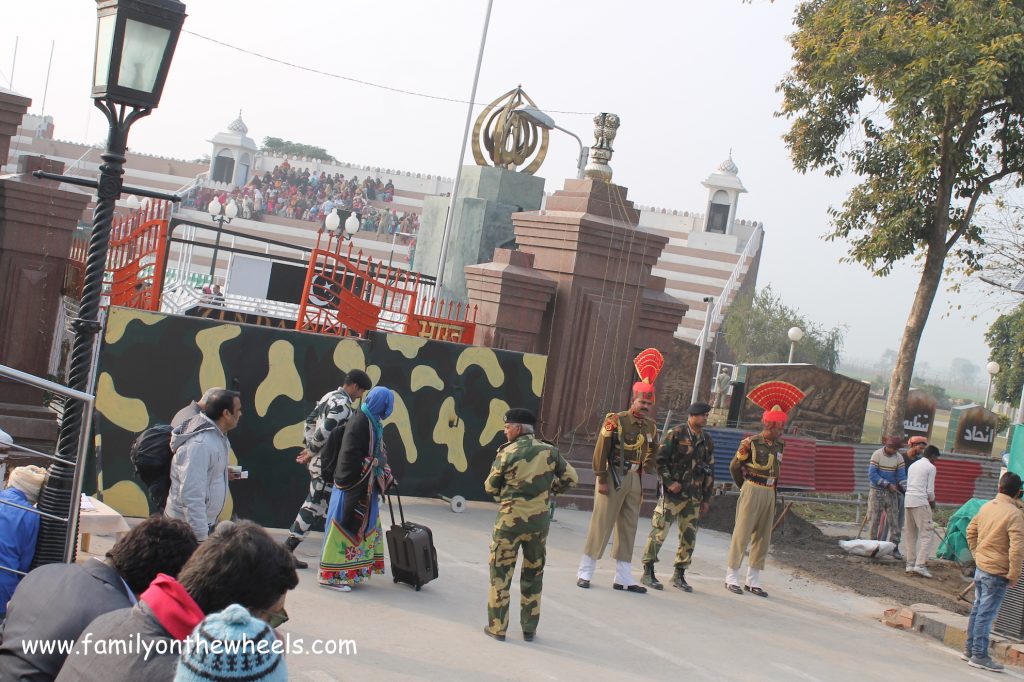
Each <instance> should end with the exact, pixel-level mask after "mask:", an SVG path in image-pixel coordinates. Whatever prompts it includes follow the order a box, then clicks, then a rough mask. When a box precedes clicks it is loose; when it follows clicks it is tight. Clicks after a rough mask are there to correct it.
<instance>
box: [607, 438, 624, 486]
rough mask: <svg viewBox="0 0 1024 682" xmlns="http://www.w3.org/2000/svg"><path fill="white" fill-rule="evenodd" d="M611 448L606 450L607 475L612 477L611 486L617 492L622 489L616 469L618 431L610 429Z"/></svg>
mask: <svg viewBox="0 0 1024 682" xmlns="http://www.w3.org/2000/svg"><path fill="white" fill-rule="evenodd" d="M610 438H611V448H610V449H609V450H608V473H609V474H611V477H612V486H614V487H615V490H616V491H618V490H620V489H621V488H622V480H621V479H620V478H619V471H618V469H617V468H616V467H618V466H619V430H618V428H615V429H612V432H611V436H610Z"/></svg>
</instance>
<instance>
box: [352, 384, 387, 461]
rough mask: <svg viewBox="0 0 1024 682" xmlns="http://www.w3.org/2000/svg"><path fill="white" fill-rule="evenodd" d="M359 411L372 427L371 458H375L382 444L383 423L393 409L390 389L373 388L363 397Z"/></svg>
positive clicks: (382, 387)
mask: <svg viewBox="0 0 1024 682" xmlns="http://www.w3.org/2000/svg"><path fill="white" fill-rule="evenodd" d="M359 409H361V410H362V411H363V414H365V415H366V417H367V418H368V419H369V420H370V425H371V426H372V427H373V456H374V457H377V456H378V455H379V454H380V447H381V443H383V442H384V424H383V421H384V420H385V419H387V418H388V417H390V416H391V412H392V411H393V410H394V409H395V394H394V393H392V392H391V389H390V388H386V387H384V386H374V387H373V388H371V389H370V390H369V391H367V392H366V395H364V396H363V404H362V405H361V406H360V408H359Z"/></svg>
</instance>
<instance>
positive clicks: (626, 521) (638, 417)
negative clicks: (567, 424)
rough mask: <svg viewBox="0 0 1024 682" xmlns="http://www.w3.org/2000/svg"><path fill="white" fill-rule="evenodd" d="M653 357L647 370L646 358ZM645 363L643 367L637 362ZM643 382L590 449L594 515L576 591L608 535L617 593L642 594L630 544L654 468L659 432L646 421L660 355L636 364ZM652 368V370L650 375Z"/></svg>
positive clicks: (608, 418)
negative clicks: (645, 475) (646, 476)
mask: <svg viewBox="0 0 1024 682" xmlns="http://www.w3.org/2000/svg"><path fill="white" fill-rule="evenodd" d="M652 352H653V353H654V354H655V355H656V357H657V361H658V362H657V363H656V364H655V365H651V364H650V360H649V358H650V357H651V356H650V354H651V353H652ZM645 354H648V355H647V356H646V357H647V358H648V361H647V362H646V363H645V362H644V361H643V360H642V359H643V358H645ZM635 363H636V365H637V371H638V372H639V373H640V376H641V377H642V379H643V380H642V381H638V382H636V383H635V384H633V403H632V405H631V406H630V408H629V409H628V410H626V411H625V412H612V413H609V414H608V415H606V416H605V418H604V424H603V426H602V427H601V431H600V433H599V434H598V437H597V443H596V444H595V445H594V460H593V466H594V476H595V478H596V484H595V491H594V512H593V514H591V516H590V528H589V529H588V530H587V542H586V545H585V546H584V547H583V556H582V557H581V558H580V566H579V570H578V571H577V572H576V585H577V586H578V587H583V588H589V587H590V581H591V579H592V578H593V577H594V569H596V568H597V560H598V559H600V558H601V556H602V555H603V554H604V549H605V547H606V546H607V545H608V539H609V537H611V534H612V530H613V529H614V531H615V539H614V541H613V544H612V557H613V558H614V559H615V581H614V583H613V584H612V587H614V588H615V589H616V590H626V591H629V592H637V593H644V592H646V591H647V588H646V587H644V586H643V585H640V584H638V583H637V582H636V580H635V579H634V578H633V571H632V566H631V565H630V564H631V563H632V561H633V543H634V541H635V540H636V527H637V522H638V521H639V518H640V503H641V502H642V500H643V487H642V482H641V478H640V476H641V472H642V471H643V470H645V469H646V470H647V471H652V470H653V468H654V443H655V439H656V438H657V435H658V427H657V425H656V424H655V423H654V420H653V419H651V418H650V417H649V416H648V415H649V414H650V413H651V410H652V409H653V408H654V379H655V377H657V375H658V372H659V371H660V370H661V353H658V351H657V350H655V349H653V348H649V349H647V350H645V351H643V352H642V353H641V354H640V355H638V356H637V359H636V361H635ZM652 367H653V370H652Z"/></svg>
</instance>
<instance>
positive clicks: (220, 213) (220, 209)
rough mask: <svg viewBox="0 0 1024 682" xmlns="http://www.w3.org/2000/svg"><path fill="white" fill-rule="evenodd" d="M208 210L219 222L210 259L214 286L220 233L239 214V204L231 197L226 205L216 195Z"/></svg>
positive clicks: (211, 217) (211, 283)
mask: <svg viewBox="0 0 1024 682" xmlns="http://www.w3.org/2000/svg"><path fill="white" fill-rule="evenodd" d="M206 210H207V211H208V212H209V214H210V220H212V221H213V222H215V223H217V239H216V241H214V243H213V258H211V259H210V286H213V276H214V273H216V272H217V254H218V253H219V252H220V235H221V232H223V231H224V225H225V224H226V223H230V222H231V221H232V220H234V218H235V217H236V216H237V215H238V204H236V203H235V200H234V199H230V200H229V201H228V203H227V205H226V206H225V205H224V204H222V203H220V201H218V200H217V197H214V198H213V201H211V202H210V205H209V206H208V207H207V209H206Z"/></svg>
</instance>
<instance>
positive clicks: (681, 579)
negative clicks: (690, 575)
mask: <svg viewBox="0 0 1024 682" xmlns="http://www.w3.org/2000/svg"><path fill="white" fill-rule="evenodd" d="M672 587H678V588H679V589H680V590H682V591H683V592H693V588H692V587H690V585H689V583H687V582H686V569H685V568H682V567H680V566H676V573H675V575H673V576H672Z"/></svg>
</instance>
